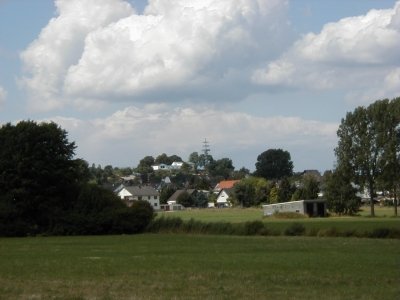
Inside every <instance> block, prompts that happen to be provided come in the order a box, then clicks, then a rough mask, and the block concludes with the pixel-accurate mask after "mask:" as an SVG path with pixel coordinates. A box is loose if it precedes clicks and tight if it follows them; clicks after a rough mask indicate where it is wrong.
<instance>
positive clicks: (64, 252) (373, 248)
mask: <svg viewBox="0 0 400 300" xmlns="http://www.w3.org/2000/svg"><path fill="white" fill-rule="evenodd" d="M399 266H400V241H399V240H392V239H386V240H376V239H357V238H308V237H243V236H211V235H210V236H204V235H196V236H191V235H173V234H164V235H162V234H161V235H160V234H143V235H134V236H97V237H37V238H11V239H0V299H398V296H399V295H400V268H399Z"/></svg>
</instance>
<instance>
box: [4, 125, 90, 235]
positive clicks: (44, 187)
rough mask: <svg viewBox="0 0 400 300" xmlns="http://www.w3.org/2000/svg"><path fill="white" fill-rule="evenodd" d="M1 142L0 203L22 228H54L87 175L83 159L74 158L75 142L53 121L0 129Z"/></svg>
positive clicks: (29, 229)
mask: <svg viewBox="0 0 400 300" xmlns="http://www.w3.org/2000/svg"><path fill="white" fill-rule="evenodd" d="M0 145H1V146H0V202H2V204H1V205H2V206H5V207H7V208H8V211H9V212H10V213H12V218H14V221H15V220H20V221H19V222H20V223H21V224H25V226H26V228H25V229H24V230H25V232H28V233H32V234H34V233H38V232H43V231H45V230H48V229H50V228H52V227H54V226H55V225H56V224H57V222H58V221H59V220H60V219H61V218H62V217H63V215H64V214H65V211H67V210H69V209H70V208H71V206H72V200H73V199H75V197H76V195H77V194H78V192H79V188H78V186H79V184H80V183H82V182H83V181H86V180H87V179H88V172H87V164H86V162H84V161H82V160H74V159H73V157H74V151H75V144H74V143H73V142H69V141H68V139H67V133H66V131H64V130H62V129H61V128H60V127H59V126H58V125H56V124H55V123H41V124H37V123H35V122H33V121H22V122H20V123H18V124H17V125H12V124H10V123H8V124H5V125H3V126H2V127H0ZM2 217H3V218H7V216H4V215H3V216H2ZM8 217H10V216H8Z"/></svg>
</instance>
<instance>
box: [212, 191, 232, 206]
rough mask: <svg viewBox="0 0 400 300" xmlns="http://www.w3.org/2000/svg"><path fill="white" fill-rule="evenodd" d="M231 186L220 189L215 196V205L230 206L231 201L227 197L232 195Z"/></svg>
mask: <svg viewBox="0 0 400 300" xmlns="http://www.w3.org/2000/svg"><path fill="white" fill-rule="evenodd" d="M232 192H233V188H230V189H222V190H221V191H220V192H219V193H218V196H217V201H216V206H217V207H220V208H221V207H230V206H231V203H230V201H229V197H230V196H231V195H232Z"/></svg>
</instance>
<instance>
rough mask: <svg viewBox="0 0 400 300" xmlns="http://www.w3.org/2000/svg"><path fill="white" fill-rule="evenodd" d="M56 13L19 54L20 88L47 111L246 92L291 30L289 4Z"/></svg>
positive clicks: (221, 1) (67, 8) (217, 2)
mask: <svg viewBox="0 0 400 300" xmlns="http://www.w3.org/2000/svg"><path fill="white" fill-rule="evenodd" d="M56 7H57V16H56V17H54V18H53V19H52V20H51V21H50V22H49V23H48V25H47V26H46V27H45V28H44V29H43V30H42V32H41V34H40V36H39V37H38V38H37V39H36V40H35V41H34V42H33V43H32V44H31V45H30V46H29V47H28V48H27V49H26V50H25V51H24V52H23V53H22V54H21V58H22V60H23V63H24V66H25V72H26V73H25V76H24V77H23V78H22V82H23V83H24V84H25V86H26V87H27V89H28V91H29V92H30V93H31V95H32V96H33V97H34V99H36V100H37V102H34V103H38V104H42V105H41V108H44V109H54V108H58V107H62V106H63V105H65V104H66V103H71V102H72V101H71V100H70V99H77V98H78V99H82V100H81V101H80V102H83V101H85V99H87V98H89V99H102V100H103V101H112V100H113V99H114V100H115V99H120V98H123V99H124V100H127V99H130V100H133V101H137V100H138V99H140V98H145V99H150V100H154V99H155V100H154V101H158V100H160V98H162V100H171V99H177V100H179V99H185V98H188V97H193V96H195V95H196V96H198V95H199V97H201V98H207V97H206V95H209V94H211V93H210V91H212V92H213V93H214V95H215V94H221V93H225V92H227V91H228V89H227V87H229V86H231V90H232V89H234V88H235V86H238V85H237V84H235V83H237V82H240V84H241V85H242V87H243V85H247V86H249V85H250V84H251V82H250V80H249V74H250V72H251V69H252V68H254V66H256V65H258V63H259V62H260V61H264V60H266V59H270V58H271V57H276V55H277V53H278V51H280V50H281V48H282V46H283V45H284V44H285V43H286V39H287V34H285V33H286V32H287V31H288V22H287V19H286V10H287V0H285V1H281V0H201V1H200V0H171V1H161V0H150V1H149V3H148V5H147V7H146V8H145V10H144V13H143V14H138V13H136V12H135V10H134V9H133V8H132V7H131V6H130V4H129V3H128V2H126V1H124V0H100V1H98V0H89V1H81V0H57V1H56ZM237 90H242V89H239V88H237ZM207 93H209V94H207ZM231 94H232V95H235V94H236V92H232V93H231ZM76 102H77V101H75V103H74V104H75V105H76V104H78V105H79V103H76Z"/></svg>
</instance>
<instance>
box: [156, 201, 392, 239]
mask: <svg viewBox="0 0 400 300" xmlns="http://www.w3.org/2000/svg"><path fill="white" fill-rule="evenodd" d="M375 213H376V217H375V218H371V217H369V207H362V209H361V211H360V213H359V215H357V216H352V217H348V216H330V217H327V218H307V217H304V218H295V219H291V218H289V219H287V218H275V217H263V212H262V209H261V208H246V209H241V208H230V209H191V210H183V211H174V212H160V213H158V214H157V217H158V218H161V217H164V218H169V217H178V218H181V219H182V220H184V221H189V220H196V221H201V222H210V223H213V222H227V223H233V224H236V223H244V222H249V221H262V222H263V223H264V224H265V226H266V228H268V229H270V230H271V231H276V232H283V231H284V230H285V229H286V228H287V227H289V226H290V225H292V224H293V223H294V222H296V223H300V224H302V225H304V227H305V228H306V230H307V231H308V232H310V231H313V230H328V229H332V228H333V229H337V230H338V231H349V232H350V231H355V232H360V233H363V232H371V231H373V230H375V229H380V228H390V229H392V228H393V229H398V230H400V217H397V218H395V217H393V208H392V207H379V206H376V208H375Z"/></svg>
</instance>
